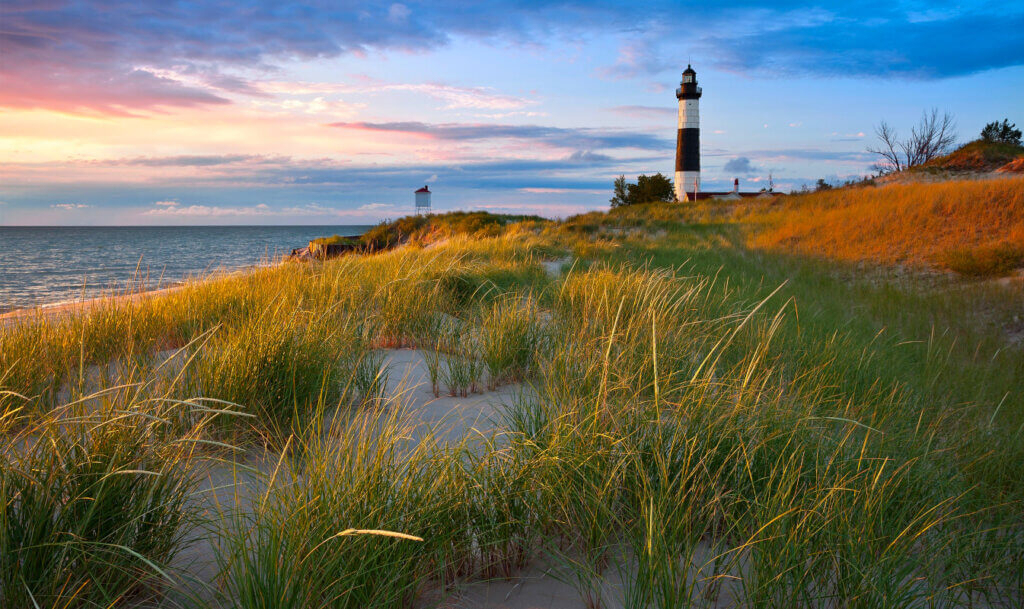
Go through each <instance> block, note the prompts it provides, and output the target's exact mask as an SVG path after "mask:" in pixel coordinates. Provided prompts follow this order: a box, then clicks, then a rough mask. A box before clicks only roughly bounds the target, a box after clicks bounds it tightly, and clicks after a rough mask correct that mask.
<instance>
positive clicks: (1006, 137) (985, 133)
mask: <svg viewBox="0 0 1024 609" xmlns="http://www.w3.org/2000/svg"><path fill="white" fill-rule="evenodd" d="M1016 127H1017V125H1016V124H1015V123H1011V122H1010V121H1009V120H1008V119H1005V118H1004V119H1003V122H1002V123H1000V122H999V121H993V122H991V123H989V124H987V125H985V128H984V129H982V130H981V139H983V140H985V141H986V142H1000V143H1003V144H1013V145H1015V146H1020V141H1021V132H1020V129H1017V128H1016Z"/></svg>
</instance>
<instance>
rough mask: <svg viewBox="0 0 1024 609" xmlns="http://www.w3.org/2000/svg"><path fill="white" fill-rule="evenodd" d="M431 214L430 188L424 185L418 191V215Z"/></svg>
mask: <svg viewBox="0 0 1024 609" xmlns="http://www.w3.org/2000/svg"><path fill="white" fill-rule="evenodd" d="M420 214H424V215H430V189H429V188H427V187H426V186H424V187H423V188H421V189H419V190H417V191H416V215H420Z"/></svg>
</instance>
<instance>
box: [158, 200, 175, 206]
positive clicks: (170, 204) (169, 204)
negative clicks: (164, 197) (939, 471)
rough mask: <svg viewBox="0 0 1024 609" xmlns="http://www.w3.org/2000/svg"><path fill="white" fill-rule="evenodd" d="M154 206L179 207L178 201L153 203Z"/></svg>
mask: <svg viewBox="0 0 1024 609" xmlns="http://www.w3.org/2000/svg"><path fill="white" fill-rule="evenodd" d="M153 205H159V206H161V207H177V206H178V202H177V201H153Z"/></svg>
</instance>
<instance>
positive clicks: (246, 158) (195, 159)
mask: <svg viewBox="0 0 1024 609" xmlns="http://www.w3.org/2000/svg"><path fill="white" fill-rule="evenodd" d="M276 160H278V158H277V157H266V156H263V155H254V154H187V155H179V156H164V157H144V156H142V157H131V158H123V159H110V160H104V161H96V164H98V165H138V166H143V167H215V166H217V165H234V164H239V163H249V164H252V163H259V162H275V161H276Z"/></svg>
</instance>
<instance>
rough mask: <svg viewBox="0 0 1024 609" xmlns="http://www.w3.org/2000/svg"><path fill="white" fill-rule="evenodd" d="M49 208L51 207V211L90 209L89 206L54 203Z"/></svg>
mask: <svg viewBox="0 0 1024 609" xmlns="http://www.w3.org/2000/svg"><path fill="white" fill-rule="evenodd" d="M50 207H52V208H53V209H66V210H75V209H88V208H89V207H92V206H91V205H86V204H84V203H54V204H53V205H51V206H50Z"/></svg>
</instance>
